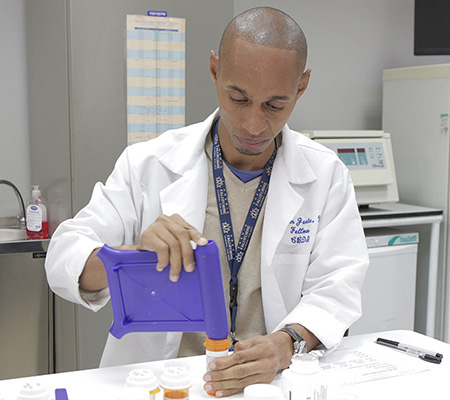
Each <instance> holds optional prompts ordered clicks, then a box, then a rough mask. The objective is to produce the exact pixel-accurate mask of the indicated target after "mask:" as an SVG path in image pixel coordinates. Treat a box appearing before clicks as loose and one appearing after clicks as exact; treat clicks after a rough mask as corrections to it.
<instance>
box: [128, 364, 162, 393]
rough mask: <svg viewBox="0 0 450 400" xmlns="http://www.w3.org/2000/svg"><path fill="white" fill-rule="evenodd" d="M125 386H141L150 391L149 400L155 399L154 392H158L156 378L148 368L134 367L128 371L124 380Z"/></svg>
mask: <svg viewBox="0 0 450 400" xmlns="http://www.w3.org/2000/svg"><path fill="white" fill-rule="evenodd" d="M125 386H126V387H142V388H145V389H147V391H148V392H149V393H150V397H147V399H148V398H149V399H150V400H154V399H155V395H156V393H158V392H159V387H158V379H157V378H156V376H155V374H154V373H153V371H152V370H150V369H134V370H132V371H130V372H129V374H128V376H127V379H126V381H125Z"/></svg>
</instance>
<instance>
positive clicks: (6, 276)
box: [0, 253, 53, 379]
mask: <svg viewBox="0 0 450 400" xmlns="http://www.w3.org/2000/svg"><path fill="white" fill-rule="evenodd" d="M52 296H53V295H52V294H51V292H50V291H49V289H48V285H47V280H46V277H45V271H44V259H43V258H36V259H34V258H33V253H18V254H7V255H0V338H1V341H2V343H1V346H0V360H2V362H1V363H0V379H10V378H18V377H22V376H31V375H42V374H48V373H50V372H52V371H51V366H52V361H51V357H50V355H51V354H52V350H51V349H52V346H51V339H52V337H51V333H50V332H51V331H52V330H51V329H50V328H51V326H50V318H49V315H50V314H49V309H51V303H52Z"/></svg>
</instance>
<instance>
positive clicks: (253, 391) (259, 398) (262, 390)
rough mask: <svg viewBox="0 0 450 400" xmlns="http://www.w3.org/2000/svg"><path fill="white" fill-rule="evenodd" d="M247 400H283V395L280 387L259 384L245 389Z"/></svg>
mask: <svg viewBox="0 0 450 400" xmlns="http://www.w3.org/2000/svg"><path fill="white" fill-rule="evenodd" d="M244 399H245V400H282V399H283V395H282V394H281V389H280V388H279V387H278V386H275V385H270V384H267V383H257V384H255V385H250V386H247V387H246V388H245V389H244Z"/></svg>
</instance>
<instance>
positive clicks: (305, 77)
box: [297, 69, 311, 99]
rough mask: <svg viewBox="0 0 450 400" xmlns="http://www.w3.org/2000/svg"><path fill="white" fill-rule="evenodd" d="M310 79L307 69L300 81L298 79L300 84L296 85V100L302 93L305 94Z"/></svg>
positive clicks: (309, 71) (309, 72)
mask: <svg viewBox="0 0 450 400" xmlns="http://www.w3.org/2000/svg"><path fill="white" fill-rule="evenodd" d="M310 77H311V70H310V69H307V70H306V71H305V72H303V75H302V79H300V83H299V84H298V90H297V99H299V98H300V96H301V95H302V94H303V93H305V91H306V89H307V88H308V84H309V78H310Z"/></svg>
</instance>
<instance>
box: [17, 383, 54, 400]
mask: <svg viewBox="0 0 450 400" xmlns="http://www.w3.org/2000/svg"><path fill="white" fill-rule="evenodd" d="M49 399H50V393H49V391H48V390H47V388H45V387H44V386H42V385H41V384H40V383H30V382H28V383H25V384H24V385H23V386H22V388H21V389H20V392H19V396H18V397H17V400H49Z"/></svg>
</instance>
